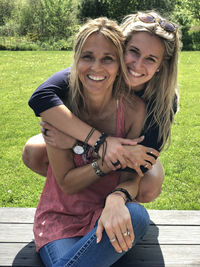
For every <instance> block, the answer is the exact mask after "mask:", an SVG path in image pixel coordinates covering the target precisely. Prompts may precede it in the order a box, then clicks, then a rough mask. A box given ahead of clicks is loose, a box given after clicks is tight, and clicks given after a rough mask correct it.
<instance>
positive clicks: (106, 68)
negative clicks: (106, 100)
mask: <svg viewBox="0 0 200 267" xmlns="http://www.w3.org/2000/svg"><path fill="white" fill-rule="evenodd" d="M118 70H119V60H118V56H117V51H116V48H115V46H114V45H113V44H112V42H111V41H109V40H108V39H106V38H105V37H104V36H103V35H102V34H101V33H93V34H91V35H90V36H89V37H88V39H87V40H86V42H85V44H84V45H83V49H82V51H81V55H80V59H79V61H78V75H79V79H80V81H81V83H82V85H83V90H84V93H85V92H88V93H90V94H102V95H105V94H111V93H112V88H113V83H114V81H115V79H116V76H117V73H118Z"/></svg>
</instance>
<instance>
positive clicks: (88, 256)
mask: <svg viewBox="0 0 200 267" xmlns="http://www.w3.org/2000/svg"><path fill="white" fill-rule="evenodd" d="M126 205H127V207H128V209H129V212H130V215H131V219H132V224H133V229H134V234H135V240H134V242H133V247H134V246H135V244H136V243H137V242H138V241H140V240H141V239H142V238H143V236H144V235H145V233H146V231H147V229H148V226H149V215H148V213H147V211H146V209H145V208H144V207H143V206H141V205H140V204H138V203H127V204H126ZM96 229H97V225H96V226H95V227H94V228H93V229H92V230H91V231H90V232H89V233H88V234H87V235H85V236H84V237H74V238H64V239H60V240H56V241H53V242H51V243H48V244H47V245H45V246H43V247H42V248H41V249H40V251H39V253H40V256H41V258H42V261H43V263H44V264H45V266H46V267H51V266H53V267H108V266H110V265H112V264H113V263H115V262H116V261H117V260H118V259H119V258H121V257H122V256H123V255H124V254H125V253H126V252H125V251H123V252H122V253H118V252H116V251H115V249H114V248H113V246H112V244H111V243H110V240H109V238H108V236H107V234H106V232H105V231H104V232H103V235H102V240H101V242H100V243H98V244H97V243H96ZM131 249H134V248H131Z"/></svg>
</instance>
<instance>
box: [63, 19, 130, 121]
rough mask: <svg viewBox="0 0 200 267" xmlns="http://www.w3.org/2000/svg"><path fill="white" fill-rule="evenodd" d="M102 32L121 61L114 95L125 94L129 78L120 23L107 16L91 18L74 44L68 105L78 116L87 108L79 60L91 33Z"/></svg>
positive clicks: (114, 86)
mask: <svg viewBox="0 0 200 267" xmlns="http://www.w3.org/2000/svg"><path fill="white" fill-rule="evenodd" d="M94 33H96V34H102V35H103V36H104V37H105V38H106V39H107V40H109V41H110V42H111V43H112V44H113V45H114V46H115V47H116V51H117V58H118V61H119V72H118V75H117V77H116V80H115V82H114V85H113V90H112V95H113V97H119V96H120V95H122V94H123V95H124V94H125V90H126V89H125V83H124V80H125V79H127V74H126V65H125V63H124V57H123V54H124V36H123V33H122V30H121V28H120V27H119V25H118V24H117V23H116V22H115V21H113V20H109V19H108V18H106V17H101V18H97V19H93V20H89V21H88V22H87V23H85V24H84V25H83V26H82V27H81V28H80V30H79V32H78V34H77V36H76V40H75V45H74V63H73V65H72V68H71V72H70V96H69V97H68V100H69V101H68V103H67V106H68V107H69V108H70V109H71V110H72V112H73V113H74V114H76V115H77V116H79V115H80V111H81V110H82V109H83V108H85V107H86V106H85V100H84V95H83V88H82V83H81V81H80V80H79V75H78V68H77V65H78V62H79V59H80V56H81V51H82V49H83V46H84V44H85V42H86V40H87V39H88V37H89V36H90V35H91V34H94Z"/></svg>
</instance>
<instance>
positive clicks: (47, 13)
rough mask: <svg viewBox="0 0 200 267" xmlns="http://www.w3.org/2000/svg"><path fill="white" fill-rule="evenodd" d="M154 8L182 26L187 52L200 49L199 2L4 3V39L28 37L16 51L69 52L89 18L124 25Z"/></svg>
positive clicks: (0, 11) (0, 2) (0, 14)
mask: <svg viewBox="0 0 200 267" xmlns="http://www.w3.org/2000/svg"><path fill="white" fill-rule="evenodd" d="M152 9H154V10H156V11H158V12H159V13H160V14H161V15H163V16H165V17H168V18H169V19H172V21H175V22H177V23H178V24H179V25H180V26H181V30H182V40H183V49H184V50H197V49H199V37H198V36H199V31H200V30H199V27H198V26H199V25H200V1H199V0H175V1H171V0H152V1H149V0H115V1H113V0H80V1H78V0H15V1H13V0H0V36H7V37H10V36H12V37H13V36H15V37H18V36H23V37H26V39H27V42H29V44H26V45H24V44H23V45H18V46H16V47H15V48H14V47H13V48H12V49H15V50H17V49H23V47H25V48H26V49H28V47H30V49H36V48H37V47H41V49H46V50H49V49H50V50H51V49H67V50H68V49H71V47H72V39H73V36H74V34H75V33H76V32H77V30H78V24H80V23H81V24H82V23H83V22H85V20H86V19H87V18H88V17H90V18H96V17H99V16H107V17H109V18H112V19H114V20H117V21H118V22H121V21H122V18H123V17H124V16H126V15H128V14H130V13H134V12H136V11H138V10H152ZM195 26H196V27H197V28H195V29H194V27H195ZM30 42H31V43H34V44H33V45H32V44H30ZM41 42H43V44H41ZM65 42H66V43H67V44H66V45H65ZM70 44H71V45H70ZM4 48H6V46H5V45H4V44H2V43H0V49H4ZM8 49H10V48H8Z"/></svg>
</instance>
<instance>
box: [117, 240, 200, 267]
mask: <svg viewBox="0 0 200 267" xmlns="http://www.w3.org/2000/svg"><path fill="white" fill-rule="evenodd" d="M199 252H200V245H197V246H195V245H192V246H188V245H181V246H180V245H177V246H176V245H172V246H170V245H151V246H143V245H137V246H136V247H135V249H134V250H131V251H129V252H128V253H127V254H126V255H125V256H124V257H123V258H121V259H120V260H119V261H118V262H117V263H115V264H113V265H112V267H122V266H123V267H124V266H126V267H133V266H136V267H158V266H159V267H162V266H163V267H164V266H165V267H167V266H170V267H172V266H173V267H183V266H187V267H189V266H193V267H194V266H198V267H199V266H200V253H199Z"/></svg>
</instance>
